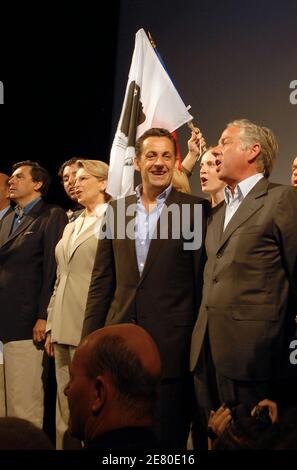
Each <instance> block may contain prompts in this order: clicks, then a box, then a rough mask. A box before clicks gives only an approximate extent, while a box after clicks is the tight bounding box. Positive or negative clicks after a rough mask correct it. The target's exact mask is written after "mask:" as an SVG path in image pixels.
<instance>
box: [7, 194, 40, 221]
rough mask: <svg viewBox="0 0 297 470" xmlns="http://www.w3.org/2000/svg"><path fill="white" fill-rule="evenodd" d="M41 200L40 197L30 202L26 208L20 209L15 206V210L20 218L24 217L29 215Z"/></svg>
mask: <svg viewBox="0 0 297 470" xmlns="http://www.w3.org/2000/svg"><path fill="white" fill-rule="evenodd" d="M40 200H41V196H38V197H37V198H36V199H33V201H31V202H29V204H27V205H26V206H25V207H20V206H18V205H16V206H15V208H14V210H15V213H16V214H17V215H18V216H19V217H22V216H23V215H27V214H29V212H30V210H31V209H32V208H33V207H34V206H35V205H36V204H37V203H38V202H39V201H40Z"/></svg>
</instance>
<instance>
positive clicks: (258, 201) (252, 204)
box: [217, 178, 269, 251]
mask: <svg viewBox="0 0 297 470" xmlns="http://www.w3.org/2000/svg"><path fill="white" fill-rule="evenodd" d="M268 184H269V182H268V181H267V179H265V178H262V179H261V180H260V181H259V182H258V183H257V184H256V185H255V186H254V187H253V188H252V190H251V191H250V192H249V193H248V194H247V196H246V197H245V198H244V200H243V201H242V203H241V205H240V206H239V208H238V209H237V211H236V212H235V214H234V215H233V217H232V218H231V220H230V222H229V223H228V225H227V227H226V228H225V230H224V232H223V233H222V236H221V239H220V241H219V245H218V250H217V251H219V250H220V249H221V248H222V246H223V245H224V244H225V243H226V241H227V240H228V239H229V238H230V237H231V235H232V234H233V233H234V231H235V230H236V229H237V228H238V227H239V226H240V225H242V224H243V223H244V222H246V221H247V220H248V219H249V218H250V217H251V216H252V215H253V214H254V213H255V212H257V211H258V210H259V209H260V208H261V207H262V206H263V204H264V200H263V199H262V198H261V196H263V195H265V194H267V188H268ZM223 215H224V214H223ZM223 222H224V217H223V221H222V225H221V227H222V230H223Z"/></svg>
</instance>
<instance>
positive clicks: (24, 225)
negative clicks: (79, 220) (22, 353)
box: [0, 201, 67, 341]
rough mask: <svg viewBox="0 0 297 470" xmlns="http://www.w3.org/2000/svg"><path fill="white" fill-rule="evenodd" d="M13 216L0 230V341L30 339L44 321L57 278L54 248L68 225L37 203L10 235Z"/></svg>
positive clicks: (62, 217) (63, 216)
mask: <svg viewBox="0 0 297 470" xmlns="http://www.w3.org/2000/svg"><path fill="white" fill-rule="evenodd" d="M13 218H14V212H13V211H12V212H11V213H10V214H9V215H7V216H6V217H5V218H4V219H3V220H2V224H1V229H0V305H1V315H0V339H1V340H3V341H14V340H23V339H30V338H32V329H33V326H34V324H35V322H36V321H37V319H38V318H46V313H47V305H48V303H49V299H50V297H51V293H52V288H53V284H54V280H55V274H56V262H55V254H54V250H55V246H56V244H57V242H58V241H59V239H60V238H61V235H62V233H63V229H64V227H65V225H66V223H67V216H66V214H65V212H64V211H63V210H62V209H61V208H60V207H58V206H53V205H50V204H46V203H44V202H43V201H40V202H38V203H37V204H36V205H35V206H34V207H33V208H32V209H31V211H30V212H29V214H28V215H25V216H24V217H23V220H22V222H21V224H20V226H19V227H18V228H17V229H16V231H15V232H14V233H13V234H11V235H9V233H10V230H11V226H12V223H13Z"/></svg>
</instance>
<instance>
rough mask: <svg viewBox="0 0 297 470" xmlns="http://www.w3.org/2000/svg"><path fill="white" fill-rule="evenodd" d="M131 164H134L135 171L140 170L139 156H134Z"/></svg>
mask: <svg viewBox="0 0 297 470" xmlns="http://www.w3.org/2000/svg"><path fill="white" fill-rule="evenodd" d="M133 164H134V168H135V170H136V171H140V166H139V158H136V157H135V158H134V161H133Z"/></svg>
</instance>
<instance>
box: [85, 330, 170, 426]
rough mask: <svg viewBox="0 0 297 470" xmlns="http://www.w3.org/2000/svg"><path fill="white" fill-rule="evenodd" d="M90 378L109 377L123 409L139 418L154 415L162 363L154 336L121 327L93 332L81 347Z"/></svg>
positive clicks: (142, 331) (143, 331)
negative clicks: (105, 375) (127, 409)
mask: <svg viewBox="0 0 297 470" xmlns="http://www.w3.org/2000/svg"><path fill="white" fill-rule="evenodd" d="M77 352H78V353H82V356H81V358H82V357H83V362H84V364H85V368H86V373H87V375H88V376H89V377H90V378H94V377H96V376H98V375H104V374H107V375H109V377H110V378H111V381H112V383H113V385H114V388H115V389H116V390H117V392H118V396H119V398H120V399H121V401H122V404H123V406H125V407H126V408H129V409H131V412H133V413H135V415H137V417H138V418H141V417H144V416H152V414H153V408H154V405H155V401H156V393H157V385H158V383H159V380H160V376H161V360H160V354H159V351H158V349H157V346H156V344H155V342H154V340H153V339H152V338H151V336H150V335H149V334H148V333H147V332H146V331H145V330H144V329H143V328H141V327H140V326H137V325H134V324H119V325H111V326H106V327H104V328H101V329H99V330H96V331H94V332H93V333H91V334H90V335H89V336H87V338H85V340H84V341H83V342H82V344H81V345H80V346H79V348H78V351H77Z"/></svg>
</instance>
